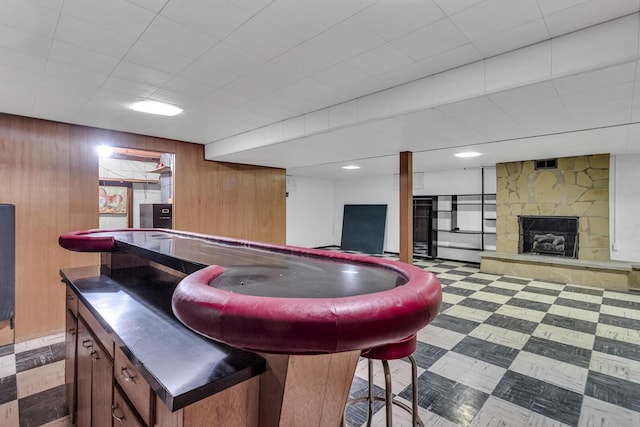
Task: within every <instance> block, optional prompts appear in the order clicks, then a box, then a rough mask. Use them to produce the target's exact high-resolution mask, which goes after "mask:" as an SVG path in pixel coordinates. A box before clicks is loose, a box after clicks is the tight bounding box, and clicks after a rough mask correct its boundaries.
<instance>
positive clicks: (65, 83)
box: [37, 75, 98, 103]
mask: <svg viewBox="0 0 640 427" xmlns="http://www.w3.org/2000/svg"><path fill="white" fill-rule="evenodd" d="M44 89H46V90H45V91H44V92H42V91H43V90H44ZM39 90H40V91H41V93H40V94H39V95H38V98H37V100H49V99H55V98H59V99H66V98H70V99H74V101H70V103H77V102H78V99H80V98H82V99H85V102H86V101H88V100H89V98H91V96H92V95H93V94H94V93H95V92H96V91H97V90H98V85H96V84H95V83H94V82H91V81H87V82H85V81H82V82H74V81H71V80H68V79H61V78H59V77H56V76H47V75H45V76H42V79H41V80H40V85H39Z"/></svg>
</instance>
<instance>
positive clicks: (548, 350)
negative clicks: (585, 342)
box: [522, 337, 591, 368]
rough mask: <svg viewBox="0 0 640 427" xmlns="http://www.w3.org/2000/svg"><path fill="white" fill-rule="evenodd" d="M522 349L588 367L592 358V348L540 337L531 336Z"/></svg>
mask: <svg viewBox="0 0 640 427" xmlns="http://www.w3.org/2000/svg"><path fill="white" fill-rule="evenodd" d="M522 350H523V351H528V352H529V353H534V354H537V355H539V356H544V357H548V358H550V359H555V360H559V361H561V362H565V363H571V364H572V365H576V366H579V367H581V368H588V367H589V361H590V360H591V350H587V349H585V348H580V347H575V346H572V345H569V344H563V343H559V342H556V341H550V340H546V339H544V338H539V337H531V338H529V341H527V343H526V344H525V345H524V347H523V348H522Z"/></svg>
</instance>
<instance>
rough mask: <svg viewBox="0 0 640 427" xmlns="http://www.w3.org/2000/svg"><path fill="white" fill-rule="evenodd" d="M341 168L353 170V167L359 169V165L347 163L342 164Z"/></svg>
mask: <svg viewBox="0 0 640 427" xmlns="http://www.w3.org/2000/svg"><path fill="white" fill-rule="evenodd" d="M342 169H347V170H354V169H360V166H356V165H349V166H343V167H342Z"/></svg>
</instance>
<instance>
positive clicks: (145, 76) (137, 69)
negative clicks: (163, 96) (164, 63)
mask: <svg viewBox="0 0 640 427" xmlns="http://www.w3.org/2000/svg"><path fill="white" fill-rule="evenodd" d="M112 75H113V76H115V77H119V78H121V79H124V80H130V81H132V82H136V83H142V84H145V85H148V86H156V87H160V86H162V85H163V84H165V83H166V82H168V81H169V80H170V79H171V78H172V77H173V75H171V74H168V73H164V72H162V71H159V70H154V69H153V68H149V67H145V66H143V65H138V64H134V63H132V62H127V61H122V62H121V63H120V64H118V66H117V67H116V69H115V70H113V73H112Z"/></svg>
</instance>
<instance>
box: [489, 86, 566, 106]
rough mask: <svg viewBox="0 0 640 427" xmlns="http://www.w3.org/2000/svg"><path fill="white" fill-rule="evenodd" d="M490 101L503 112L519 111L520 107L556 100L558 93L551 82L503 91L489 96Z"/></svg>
mask: <svg viewBox="0 0 640 427" xmlns="http://www.w3.org/2000/svg"><path fill="white" fill-rule="evenodd" d="M489 97H490V98H491V100H492V101H493V102H495V103H496V104H498V105H499V106H500V108H502V109H503V110H504V111H511V110H513V109H520V108H522V105H527V104H528V103H535V102H538V101H544V100H550V99H553V100H557V101H558V102H560V98H559V97H558V93H557V92H556V89H555V88H554V86H553V84H552V83H551V82H542V83H536V84H532V85H527V86H521V87H517V88H514V89H509V90H505V91H502V92H497V93H493V94H491V95H489Z"/></svg>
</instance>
